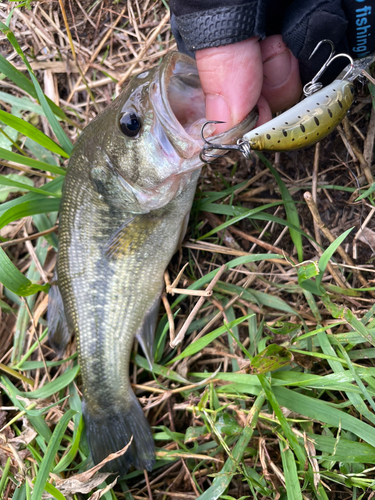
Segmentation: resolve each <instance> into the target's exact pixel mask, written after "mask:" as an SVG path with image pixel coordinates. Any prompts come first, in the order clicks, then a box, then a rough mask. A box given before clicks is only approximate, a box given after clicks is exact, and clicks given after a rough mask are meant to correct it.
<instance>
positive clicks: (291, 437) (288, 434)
mask: <svg viewBox="0 0 375 500" xmlns="http://www.w3.org/2000/svg"><path fill="white" fill-rule="evenodd" d="M258 379H259V382H260V383H261V385H262V388H263V390H264V392H265V393H266V396H267V399H268V401H269V403H270V404H271V406H272V409H273V411H274V412H275V415H276V417H277V420H278V421H279V423H280V425H281V428H282V430H283V434H284V436H285V438H286V439H287V440H288V444H289V446H290V447H291V448H292V450H293V451H294V453H295V454H296V457H297V460H298V461H299V463H300V467H301V468H303V467H304V465H305V460H306V454H305V452H304V450H303V448H302V447H301V446H300V444H299V443H298V439H297V437H296V435H295V434H294V432H293V431H292V429H291V428H290V425H289V423H288V421H287V419H286V417H285V415H284V413H283V412H282V410H281V408H280V403H279V401H278V400H277V398H276V395H275V393H274V392H275V390H276V387H272V388H271V385H270V383H269V380H268V379H267V377H266V376H265V375H263V374H259V375H258Z"/></svg>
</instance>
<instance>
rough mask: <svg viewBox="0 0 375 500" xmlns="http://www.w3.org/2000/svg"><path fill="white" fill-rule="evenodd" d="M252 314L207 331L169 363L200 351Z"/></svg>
mask: <svg viewBox="0 0 375 500" xmlns="http://www.w3.org/2000/svg"><path fill="white" fill-rule="evenodd" d="M253 315H254V314H253V313H252V314H249V315H247V316H242V317H241V318H238V319H236V320H234V321H231V322H230V323H228V324H226V325H224V326H221V327H220V328H217V329H216V330H214V331H213V332H210V333H207V335H205V336H204V337H202V338H201V339H198V340H197V341H196V342H192V343H191V344H190V345H188V346H187V348H186V349H185V350H184V351H182V353H181V354H179V355H178V356H177V357H175V358H174V359H173V360H172V361H170V362H169V364H171V363H174V362H175V361H178V360H180V359H184V358H186V357H187V356H192V355H193V354H196V353H197V352H199V351H201V350H202V349H203V348H204V347H206V346H207V345H208V344H210V343H211V342H212V341H213V340H215V339H216V338H217V337H220V335H222V334H223V333H226V332H227V331H228V328H232V327H233V326H237V325H240V324H241V323H243V322H244V321H246V320H248V319H249V318H251V316H253Z"/></svg>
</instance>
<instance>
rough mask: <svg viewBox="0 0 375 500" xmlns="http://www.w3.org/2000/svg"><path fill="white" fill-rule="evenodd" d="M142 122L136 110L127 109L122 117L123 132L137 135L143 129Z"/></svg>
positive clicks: (129, 135)
mask: <svg viewBox="0 0 375 500" xmlns="http://www.w3.org/2000/svg"><path fill="white" fill-rule="evenodd" d="M141 127H142V122H141V119H140V118H139V116H138V115H137V113H136V112H135V111H134V110H132V109H131V110H129V111H125V112H124V113H123V114H122V115H121V118H120V129H121V132H122V133H123V134H125V135H127V136H128V137H135V136H136V135H137V134H138V132H139V131H140V130H141Z"/></svg>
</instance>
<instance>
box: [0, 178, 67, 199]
mask: <svg viewBox="0 0 375 500" xmlns="http://www.w3.org/2000/svg"><path fill="white" fill-rule="evenodd" d="M18 177H20V176H18ZM0 186H10V187H14V188H18V189H20V190H22V191H31V192H33V193H39V194H41V195H43V196H54V197H55V198H61V196H60V195H58V194H56V193H49V192H48V191H45V190H44V189H39V188H35V187H34V186H29V185H28V184H24V183H23V182H17V181H14V180H12V179H9V178H8V177H5V176H4V175H0Z"/></svg>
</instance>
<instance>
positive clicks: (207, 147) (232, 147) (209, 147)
mask: <svg viewBox="0 0 375 500" xmlns="http://www.w3.org/2000/svg"><path fill="white" fill-rule="evenodd" d="M210 123H213V124H214V125H217V124H218V123H225V122H222V121H217V120H208V121H206V122H205V123H204V124H203V125H202V128H201V137H202V140H203V142H204V145H203V148H202V151H201V152H200V153H199V158H200V160H201V162H202V163H208V161H207V160H206V159H205V158H212V159H215V158H222V157H223V156H224V155H214V154H207V152H210V151H214V150H215V149H219V150H225V151H240V152H241V153H243V146H242V144H237V145H236V144H215V143H213V142H209V141H208V140H207V139H206V138H205V136H204V133H203V132H204V129H205V128H206V126H207V125H209V124H210Z"/></svg>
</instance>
